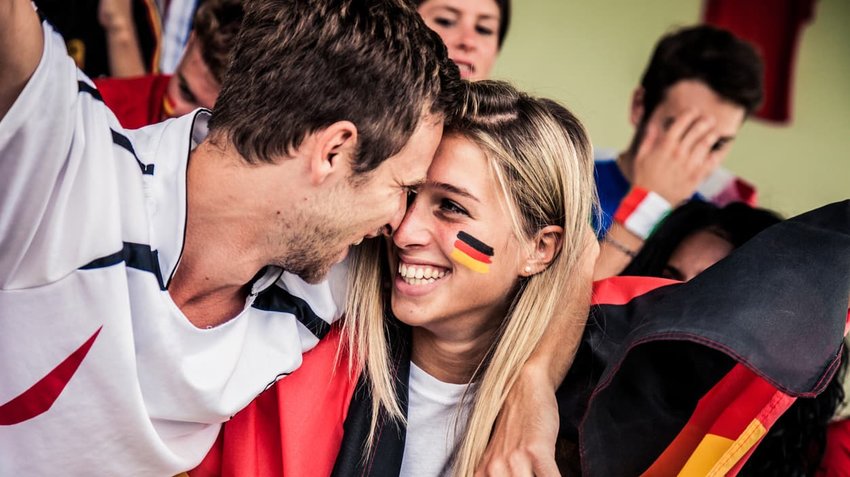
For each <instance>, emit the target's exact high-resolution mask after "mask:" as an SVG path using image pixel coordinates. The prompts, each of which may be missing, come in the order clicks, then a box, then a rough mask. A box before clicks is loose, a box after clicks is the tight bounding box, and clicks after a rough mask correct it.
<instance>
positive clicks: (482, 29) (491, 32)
mask: <svg viewBox="0 0 850 477" xmlns="http://www.w3.org/2000/svg"><path fill="white" fill-rule="evenodd" d="M475 31H477V32H478V34H480V35H484V36H490V35H494V34H495V33H496V32H495V31H494V30H493V29H492V28H488V27H483V26H477V27H475Z"/></svg>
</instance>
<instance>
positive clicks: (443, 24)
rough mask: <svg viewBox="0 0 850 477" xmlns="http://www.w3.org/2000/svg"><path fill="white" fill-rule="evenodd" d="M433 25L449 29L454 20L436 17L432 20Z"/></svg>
mask: <svg viewBox="0 0 850 477" xmlns="http://www.w3.org/2000/svg"><path fill="white" fill-rule="evenodd" d="M434 23H436V24H437V25H440V26H441V27H450V26H452V25H454V24H455V22H454V20H452V19H450V18H444V17H437V18H435V19H434Z"/></svg>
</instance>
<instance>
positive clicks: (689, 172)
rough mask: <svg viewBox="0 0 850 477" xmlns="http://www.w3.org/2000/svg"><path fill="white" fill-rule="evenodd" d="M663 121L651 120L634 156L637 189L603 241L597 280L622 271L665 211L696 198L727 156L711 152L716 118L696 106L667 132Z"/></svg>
mask: <svg viewBox="0 0 850 477" xmlns="http://www.w3.org/2000/svg"><path fill="white" fill-rule="evenodd" d="M656 113H658V111H656ZM658 123H660V121H650V122H649V126H648V127H647V130H646V135H645V136H644V138H643V141H642V142H641V145H640V147H639V148H638V151H637V153H636V154H635V156H634V158H633V159H632V178H631V179H632V187H633V188H632V190H631V191H630V192H629V194H628V195H627V196H626V198H625V199H623V202H622V203H621V204H620V206H619V208H618V209H617V212H616V213H615V214H614V222H613V223H612V225H611V228H609V229H608V232H607V235H606V236H605V237H604V238H603V239H602V243H601V245H600V252H599V260H597V262H596V270H595V271H594V274H593V279H594V280H600V279H602V278H607V277H611V276H614V275H617V274H619V273H620V272H622V271H623V270H624V269H625V268H626V267H627V266H628V265H629V263H631V261H632V258H634V256H635V255H636V254H637V253H638V252H640V249H641V247H643V242H644V241H645V240H646V237H647V236H648V235H649V233H650V232H651V231H652V229H653V227H654V226H655V225H657V224H658V222H660V221H661V220H663V219H664V217H665V216H666V213H665V212H666V211H669V210H670V207H671V206H672V207H675V206H677V205H678V204H680V203H682V202H684V201H686V200H688V199H689V198H690V197H692V196H693V195H694V193H695V192H696V190H697V187H699V185H700V184H701V183H702V182H703V181H704V180H705V178H706V177H708V175H709V174H710V173H711V171H713V170H714V169H716V168H717V166H718V165H719V161H720V158H721V157H722V156H720V155H718V154H713V151H712V148H713V146H714V144H715V143H716V142H717V140H718V138H719V135H718V134H717V132H716V130H715V125H714V119H712V118H710V117H706V116H702V115H700V113H699V112H698V111H696V110H694V109H691V110H687V111H685V112H684V113H683V114H681V115H680V116H678V117H677V118H675V119H674V120H673V121H672V122H671V123H670V126H669V127H667V128H666V129H665V130H660V128H659V127H657V124H658ZM665 208H666V211H665Z"/></svg>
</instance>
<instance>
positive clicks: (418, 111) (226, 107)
mask: <svg viewBox="0 0 850 477" xmlns="http://www.w3.org/2000/svg"><path fill="white" fill-rule="evenodd" d="M330 4H331V2H324V1H319V0H313V1H304V2H286V1H282V0H263V1H256V2H250V3H249V4H247V5H246V12H245V18H244V22H243V28H242V30H241V31H240V34H239V35H240V36H239V39H238V41H237V43H236V45H237V46H236V49H235V51H234V55H233V58H234V61H233V63H232V64H231V69H230V70H229V72H228V74H227V75H226V76H225V78H224V81H223V85H222V91H221V94H220V97H219V99H218V102H217V104H216V111H215V114H214V115H212V116H211V115H210V113H209V112H206V111H203V110H201V111H197V112H195V113H194V114H191V115H188V116H184V117H182V118H178V119H176V120H174V121H169V122H167V123H163V124H159V125H156V126H152V127H149V128H145V129H141V130H138V131H125V130H123V129H122V128H121V127H120V126H119V124H118V123H117V121H116V120H115V118H114V116H113V115H112V114H111V113H110V112H109V111H108V109H107V108H106V106H105V105H104V104H103V103H102V101H101V100H100V97H99V94H98V93H97V91H96V90H95V89H94V88H93V86H92V85H91V83H90V82H89V80H88V79H87V78H86V77H85V76H84V75H82V74H81V73H80V72H79V71H78V70H77V69H76V68H75V67H74V64H73V62H72V61H71V60H70V59H69V58H68V57H67V56H66V54H65V49H64V45H63V44H62V42H61V39H60V38H59V37H58V36H57V35H55V34H53V33H52V30H51V28H50V27H49V26H48V25H46V24H45V25H44V26H43V27H42V25H40V24H39V22H38V19H37V17H36V14H35V12H34V11H33V10H32V7H31V4H30V2H29V1H27V0H5V1H3V2H2V3H0V250H2V254H0V324H2V325H0V326H2V329H1V330H0V362H2V363H3V370H2V372H0V448H2V449H3V453H4V457H3V459H1V460H0V474H3V475H6V474H8V475H46V474H52V473H57V472H59V473H62V474H63V475H91V474H92V473H95V474H103V475H116V474H120V475H126V474H129V475H134V474H135V475H173V474H176V473H179V472H181V471H184V470H187V469H189V468H192V467H193V466H194V465H196V464H197V463H198V462H199V461H200V460H201V458H202V457H203V456H204V454H205V453H206V452H207V450H208V449H209V447H210V445H211V444H212V442H213V441H214V439H215V437H216V434H217V433H218V430H219V427H220V423H221V422H223V421H225V420H226V419H227V418H228V417H229V416H231V415H233V414H234V413H235V412H236V411H238V410H239V409H240V408H242V407H243V406H245V405H246V404H247V403H248V402H249V401H250V400H251V399H253V397H254V396H256V395H257V394H258V393H260V392H261V391H262V390H263V389H264V388H265V387H266V386H268V385H269V384H270V383H272V382H274V381H275V380H276V379H279V378H281V377H283V376H285V375H286V374H288V373H290V372H292V371H293V370H295V369H296V368H297V367H298V366H299V364H300V362H301V353H302V352H303V351H306V350H308V349H310V348H312V347H313V346H315V344H316V343H317V341H318V339H319V338H321V337H322V336H323V335H324V334H325V333H326V332H327V331H328V329H329V323H330V322H332V321H333V320H335V319H337V318H338V316H339V314H340V311H341V308H342V305H341V304H340V302H341V298H342V297H341V295H342V287H341V286H340V285H341V283H340V282H341V281H343V280H342V278H344V272H345V270H344V267H336V268H335V269H334V272H333V273H331V276H330V277H329V279H328V280H326V281H323V278H324V277H325V276H326V275H327V274H328V272H329V270H330V269H331V267H332V265H333V264H334V263H337V262H340V261H341V260H342V259H343V258H344V257H345V255H346V253H347V250H348V247H349V245H351V244H353V243H357V242H359V241H361V240H362V239H363V238H364V237H371V236H376V235H379V234H380V233H382V232H383V233H391V232H392V230H393V229H395V228H396V227H397V226H398V224H399V223H400V221H401V218H402V216H403V214H404V210H405V203H406V195H407V192H408V191H409V190H410V189H411V188H413V187H415V186H416V185H417V184H418V183H420V182H422V181H423V180H424V177H425V174H426V170H427V168H428V165H429V163H430V160H431V157H432V156H433V154H434V151H435V149H436V147H437V143H438V141H439V139H440V134H441V131H442V123H443V119H444V118H445V117H446V116H447V115H449V114H450V112H451V110H452V108H453V105H454V103H455V100H454V98H455V96H456V93H455V89H456V87H457V86H458V83H457V77H458V73H457V69H456V67H454V66H453V65H452V64H451V62H450V61H449V60H448V58H447V56H446V53H445V49H444V47H443V46H442V44H441V42H440V40H439V37H437V36H436V34H435V33H433V32H431V31H430V30H429V29H428V28H427V27H426V26H425V25H424V24H423V23H422V21H421V19H420V18H419V16H418V15H417V14H416V12H415V11H414V10H413V9H412V8H411V7H410V6H408V5H407V3H406V2H403V1H401V0H382V1H375V0H372V1H369V2H364V1H361V0H340V1H338V2H333V5H330ZM13 46H14V47H13ZM589 250H590V252H589V254H588V257H589V258H588V260H587V261H586V262H587V263H592V260H593V258H594V255H593V251H594V250H593V247H589ZM586 270H590V267H586ZM588 275H589V273H588ZM588 285H589V280H588V281H587V282H584V281H577V282H576V284H575V288H576V291H575V293H574V294H570V296H571V297H572V296H576V297H580V298H582V299H585V298H587V296H588V295H587V288H588ZM582 303H586V301H584V302H582ZM577 308H579V309H578V310H575V311H574V313H575V315H577V316H581V315H584V316H586V307H584V306H578V307H577ZM572 313H573V310H572V308H571V309H570V311H569V312H568V313H565V314H572ZM576 322H577V321H574V320H569V319H565V320H559V323H560V324H559V325H556V326H555V327H554V328H555V330H554V331H553V332H552V333H550V335H549V336H547V338H546V340H545V342H544V344H543V345H541V347H540V350H539V352H538V353H537V354H536V355H535V356H534V357H533V358H532V359H531V360H529V363H528V364H526V370H527V371H526V372H524V373H523V375H522V376H521V377H520V379H518V381H517V383H516V384H515V385H514V387H513V388H512V391H511V395H510V396H509V399H508V400H507V401H506V403H505V407H504V408H503V414H502V416H501V417H500V421H499V424H498V425H497V429H496V432H495V434H494V437H493V444H492V445H491V448H490V449H489V450H488V456H487V460H486V462H485V466H486V467H487V469H493V470H494V471H498V470H499V469H504V468H510V469H512V470H513V469H521V470H525V471H527V473H529V474H530V473H531V471H532V470H534V471H535V472H536V473H537V474H538V475H551V474H552V473H553V470H552V469H553V467H554V461H553V460H552V455H553V454H554V451H553V450H552V452H549V451H550V450H551V449H553V448H554V434H555V433H556V432H557V424H556V423H557V419H549V418H543V419H541V418H540V416H539V414H540V413H539V412H538V409H539V408H540V404H541V403H543V404H546V405H547V407H546V408H545V409H544V412H548V413H549V416H551V415H552V414H553V413H555V412H557V411H556V409H555V407H554V388H555V386H557V383H559V382H560V380H561V379H562V378H563V376H564V373H565V372H566V367H567V366H568V365H569V362H570V361H571V358H572V354H573V352H574V351H575V347H574V345H575V343H577V339H578V336H580V329H577V327H576V326H575V323H576ZM565 340H567V341H568V342H569V343H572V345H565V344H564V343H565ZM530 420H534V422H535V423H533V424H526V423H528V422H529V421H530ZM304 438H305V439H309V436H305V437H304ZM547 459H548V460H547ZM549 461H551V462H549Z"/></svg>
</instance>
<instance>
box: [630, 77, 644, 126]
mask: <svg viewBox="0 0 850 477" xmlns="http://www.w3.org/2000/svg"><path fill="white" fill-rule="evenodd" d="M644 94H645V91H644V89H643V86H638V87H637V88H635V91H634V93H632V104H631V106H630V107H629V122H631V123H632V126H634V127H637V125H638V124H640V121H641V119H643V96H644Z"/></svg>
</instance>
